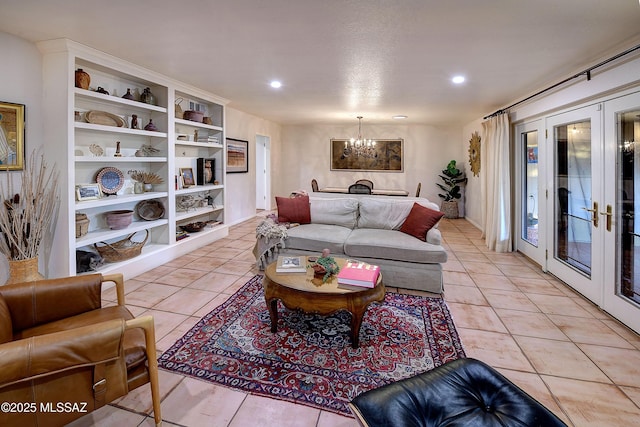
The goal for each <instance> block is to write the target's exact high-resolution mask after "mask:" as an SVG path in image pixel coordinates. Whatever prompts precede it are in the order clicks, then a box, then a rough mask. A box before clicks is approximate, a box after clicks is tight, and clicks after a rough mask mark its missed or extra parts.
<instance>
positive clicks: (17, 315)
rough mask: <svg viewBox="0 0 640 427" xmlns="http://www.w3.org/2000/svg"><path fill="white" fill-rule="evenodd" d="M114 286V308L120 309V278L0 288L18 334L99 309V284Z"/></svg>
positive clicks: (91, 277)
mask: <svg viewBox="0 0 640 427" xmlns="http://www.w3.org/2000/svg"><path fill="white" fill-rule="evenodd" d="M103 282H114V283H115V284H116V293H117V296H118V305H124V279H123V277H122V274H111V275H107V276H104V277H103V276H102V275H101V274H89V275H83V276H75V277H64V278H60V279H45V280H39V281H35V282H28V283H16V284H12V285H6V286H3V287H0V293H1V294H2V296H3V297H4V299H5V302H6V304H7V307H8V308H9V311H10V312H11V321H12V323H13V330H14V332H16V331H22V330H24V329H28V328H32V327H34V326H38V325H41V324H44V323H49V322H53V321H55V320H60V319H64V318H66V317H71V316H75V315H77V314H81V313H85V312H87V311H92V310H96V309H98V308H100V307H101V306H102V295H101V293H102V283H103Z"/></svg>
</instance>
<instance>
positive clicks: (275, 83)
mask: <svg viewBox="0 0 640 427" xmlns="http://www.w3.org/2000/svg"><path fill="white" fill-rule="evenodd" d="M270 84H271V87H272V88H274V89H278V88H280V87H282V83H281V82H279V81H278V80H273V81H272V82H271V83H270Z"/></svg>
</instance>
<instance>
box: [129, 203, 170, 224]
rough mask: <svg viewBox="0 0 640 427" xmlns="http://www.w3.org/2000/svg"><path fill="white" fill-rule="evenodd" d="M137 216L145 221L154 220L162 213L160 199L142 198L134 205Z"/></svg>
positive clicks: (162, 206)
mask: <svg viewBox="0 0 640 427" xmlns="http://www.w3.org/2000/svg"><path fill="white" fill-rule="evenodd" d="M136 213H137V214H138V216H139V217H140V218H142V219H144V220H147V221H155V220H156V219H159V218H162V216H163V215H164V205H163V204H162V202H161V201H160V200H155V199H154V200H143V201H141V202H140V203H138V204H137V205H136Z"/></svg>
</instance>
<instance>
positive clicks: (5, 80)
mask: <svg viewBox="0 0 640 427" xmlns="http://www.w3.org/2000/svg"><path fill="white" fill-rule="evenodd" d="M0 58H2V61H0V76H2V77H1V78H0V101H2V102H11V103H15V104H24V105H25V115H26V120H25V156H27V158H28V156H29V155H30V154H31V152H32V151H33V150H34V149H38V148H40V147H41V146H42V145H43V144H55V141H48V140H46V136H45V135H46V134H45V133H44V128H43V125H42V120H43V112H42V59H41V56H40V52H39V51H38V49H37V48H36V46H35V45H34V44H33V43H30V42H28V41H26V40H23V39H21V38H18V37H15V36H13V35H9V34H6V33H2V32H0ZM8 174H11V175H12V177H13V182H14V185H18V184H19V182H20V181H19V178H20V172H1V171H0V185H2V186H3V188H6V187H4V185H5V184H6V183H7V178H8ZM44 258H45V256H43V255H42V254H41V256H40V271H41V272H42V273H45V272H46V270H47V269H46V264H47V260H46V259H44Z"/></svg>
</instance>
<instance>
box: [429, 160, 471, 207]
mask: <svg viewBox="0 0 640 427" xmlns="http://www.w3.org/2000/svg"><path fill="white" fill-rule="evenodd" d="M463 175H464V172H462V171H461V170H460V169H458V168H457V167H456V161H455V160H451V161H450V162H449V164H448V165H447V168H446V169H444V170H443V171H442V174H441V175H439V176H440V178H441V179H442V181H444V184H439V183H436V185H437V186H438V187H440V189H441V190H442V191H443V192H444V193H438V196H440V198H441V199H442V205H441V206H440V209H441V210H442V212H444V217H445V218H458V212H459V211H458V199H459V198H460V197H462V193H461V192H460V184H462V183H464V182H467V178H465V177H464V176H463Z"/></svg>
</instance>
